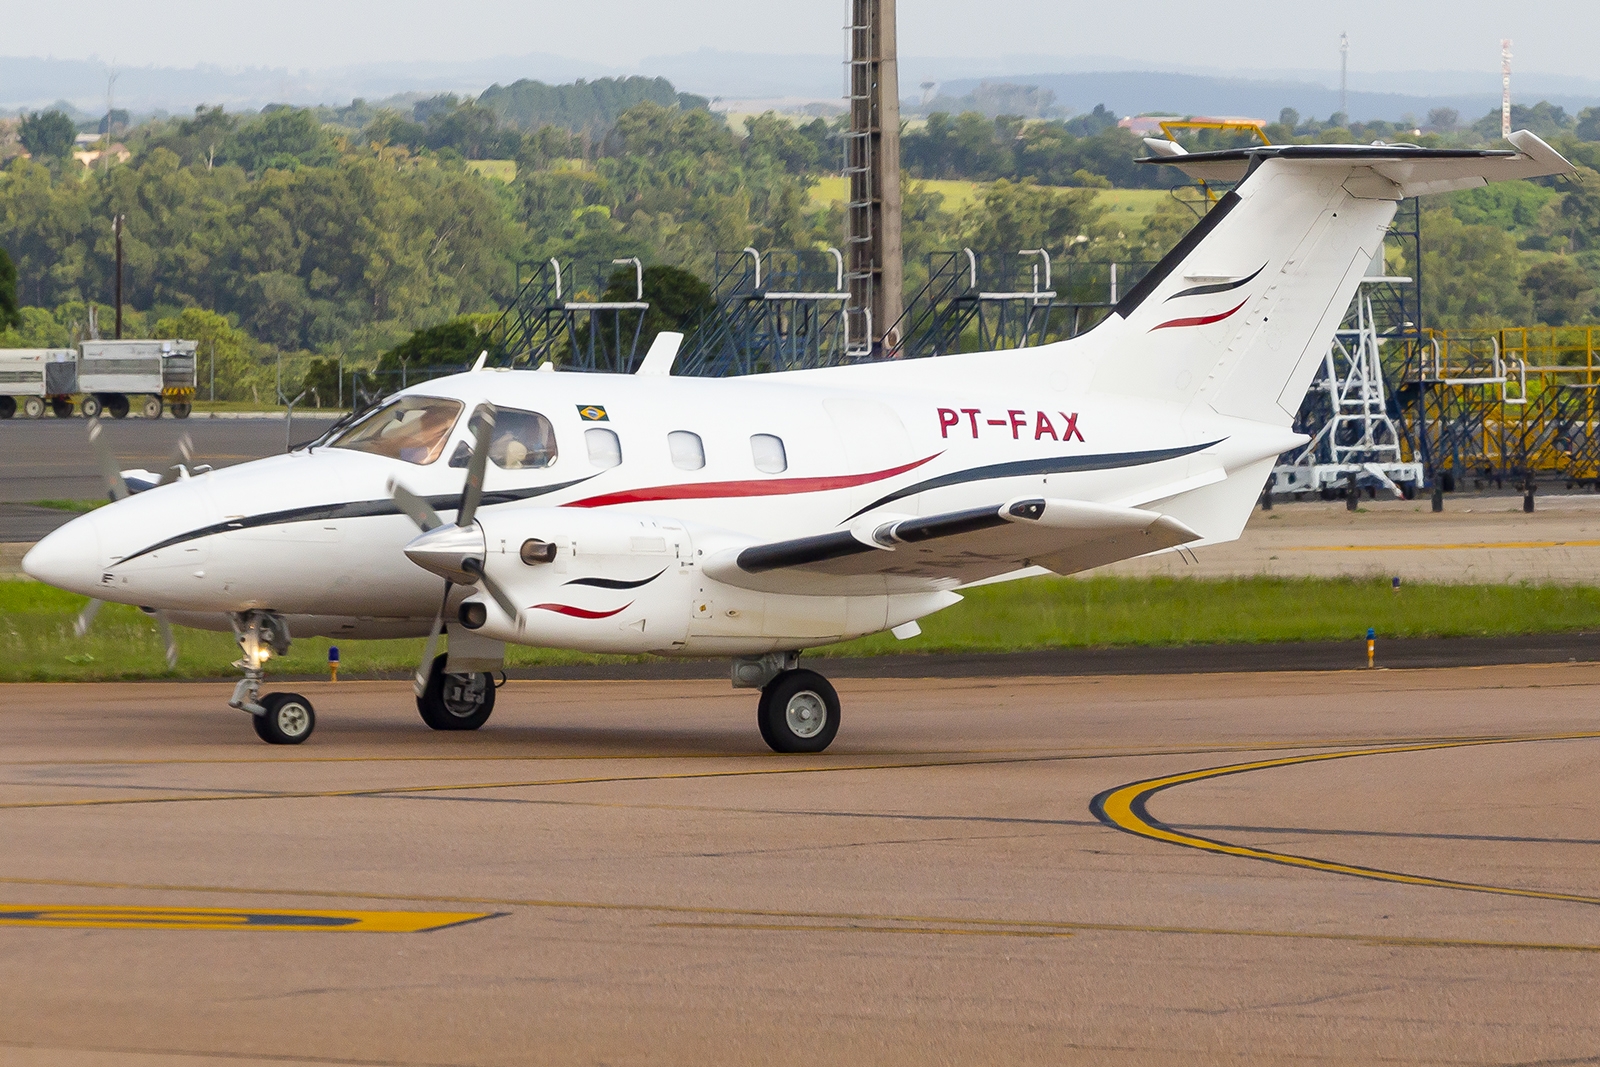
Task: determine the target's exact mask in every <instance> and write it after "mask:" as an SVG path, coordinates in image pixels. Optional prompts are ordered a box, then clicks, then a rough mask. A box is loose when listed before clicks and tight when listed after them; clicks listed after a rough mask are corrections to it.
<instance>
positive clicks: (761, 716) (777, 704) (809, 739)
mask: <svg viewBox="0 0 1600 1067" xmlns="http://www.w3.org/2000/svg"><path fill="white" fill-rule="evenodd" d="M756 714H757V723H758V724H759V725H760V727H761V738H762V740H764V741H766V743H767V745H768V746H769V747H770V748H771V749H772V750H773V751H774V752H821V751H823V750H824V749H826V748H827V747H828V746H829V745H830V744H832V743H833V738H834V735H835V734H837V733H838V732H839V694H838V693H837V692H835V691H834V688H833V686H832V685H831V684H829V682H828V680H827V679H826V678H824V677H823V676H822V675H820V674H818V673H817V672H816V671H784V672H783V673H782V674H780V675H778V676H777V677H776V678H774V679H773V680H772V681H770V682H768V683H767V687H766V688H765V689H763V690H761V706H760V709H759V710H758V711H757V713H756ZM818 720H820V722H819V721H818Z"/></svg>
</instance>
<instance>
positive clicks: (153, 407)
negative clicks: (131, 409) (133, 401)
mask: <svg viewBox="0 0 1600 1067" xmlns="http://www.w3.org/2000/svg"><path fill="white" fill-rule="evenodd" d="M139 414H140V415H141V416H142V417H144V418H147V419H159V418H160V417H161V398H160V397H159V396H147V397H145V398H144V399H143V400H141V401H140V402H139Z"/></svg>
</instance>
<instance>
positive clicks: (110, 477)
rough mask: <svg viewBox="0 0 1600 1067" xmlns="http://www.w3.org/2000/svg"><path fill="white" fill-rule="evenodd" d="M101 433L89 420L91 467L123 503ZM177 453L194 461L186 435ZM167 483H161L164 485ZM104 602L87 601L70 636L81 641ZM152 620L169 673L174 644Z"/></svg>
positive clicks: (123, 491) (158, 616)
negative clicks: (98, 472)
mask: <svg viewBox="0 0 1600 1067" xmlns="http://www.w3.org/2000/svg"><path fill="white" fill-rule="evenodd" d="M104 435H105V431H104V430H103V429H102V428H101V425H100V420H99V419H90V420H89V445H90V447H91V448H93V449H94V456H95V463H96V465H97V466H99V468H100V474H101V476H102V477H104V478H105V480H106V491H107V493H109V494H110V496H111V500H112V502H113V503H115V502H116V501H118V500H126V499H127V498H128V497H129V495H130V494H131V492H132V491H131V490H130V489H129V488H128V482H127V479H125V478H123V476H122V471H121V470H120V469H119V468H118V467H117V457H116V456H114V455H112V454H111V445H110V443H109V442H107V441H106V439H105V436H104ZM178 451H179V454H180V455H181V457H182V458H183V459H185V460H187V461H190V462H192V461H193V458H194V442H193V441H191V440H189V435H188V434H184V435H183V437H182V438H180V439H179V441H178ZM166 480H167V479H162V481H163V482H165V481H166ZM103 604H104V601H101V600H96V599H94V598H92V597H91V598H90V600H89V603H88V604H86V605H84V608H83V611H81V612H80V613H79V614H78V618H77V619H76V621H74V622H73V624H72V632H73V634H74V635H76V636H78V637H83V636H84V635H85V634H87V633H88V632H89V627H90V626H91V625H93V624H94V618H95V616H96V615H98V614H100V608H101V606H102V605H103ZM150 614H151V615H154V616H155V620H156V631H157V632H158V633H160V635H161V642H162V644H163V645H165V646H166V650H167V668H168V669H169V670H170V669H171V668H173V667H176V666H177V665H178V641H177V639H176V638H174V637H173V636H172V627H171V626H170V625H169V624H168V623H167V617H166V615H165V614H164V613H163V612H162V611H161V610H160V609H156V610H153V611H150Z"/></svg>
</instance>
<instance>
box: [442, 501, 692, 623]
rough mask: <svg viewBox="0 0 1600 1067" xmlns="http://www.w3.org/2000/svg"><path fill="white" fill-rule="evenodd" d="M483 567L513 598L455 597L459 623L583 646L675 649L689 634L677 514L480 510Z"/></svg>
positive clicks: (688, 573) (685, 539)
mask: <svg viewBox="0 0 1600 1067" xmlns="http://www.w3.org/2000/svg"><path fill="white" fill-rule="evenodd" d="M478 525H479V526H480V527H482V529H483V536H484V549H485V557H484V560H483V567H484V569H485V570H486V571H487V572H488V573H489V575H490V577H492V578H494V579H496V580H498V581H499V583H500V584H501V585H502V586H503V587H504V588H505V590H506V591H507V593H509V594H510V596H511V598H512V599H513V600H514V601H515V602H516V604H517V607H518V608H519V610H520V617H519V618H517V619H508V618H507V617H506V615H505V613H504V612H502V611H501V610H500V608H499V607H498V606H497V605H496V604H495V603H494V601H493V599H491V598H490V597H488V596H486V595H483V594H479V595H475V596H472V597H469V598H468V599H467V600H466V601H465V602H463V603H462V605H461V607H460V609H459V612H458V619H457V620H456V621H457V622H458V624H460V625H465V626H467V627H468V628H469V629H473V630H476V631H477V632H479V633H480V634H482V636H484V637H488V638H492V639H495V640H499V641H510V642H515V643H517V644H524V645H538V646H548V647H554V648H572V649H579V650H582V651H586V652H615V653H640V652H673V651H677V650H680V649H682V648H683V646H684V643H685V641H686V640H687V638H688V629H689V613H690V601H691V600H692V599H693V597H694V562H695V555H694V542H693V539H692V538H691V537H690V534H689V531H688V529H687V528H686V527H685V526H684V525H683V524H682V523H680V522H675V521H673V520H670V519H657V518H651V517H648V516H639V515H630V514H619V513H616V512H599V511H587V510H583V509H578V508H523V509H513V510H506V511H500V512H487V513H480V514H479V515H478Z"/></svg>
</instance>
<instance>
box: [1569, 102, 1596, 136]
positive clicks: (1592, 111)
mask: <svg viewBox="0 0 1600 1067" xmlns="http://www.w3.org/2000/svg"><path fill="white" fill-rule="evenodd" d="M1574 133H1575V134H1576V135H1577V137H1578V139H1579V140H1581V141H1600V107H1586V108H1584V109H1583V110H1582V111H1580V112H1578V128H1577V129H1576V130H1575V131H1574Z"/></svg>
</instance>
